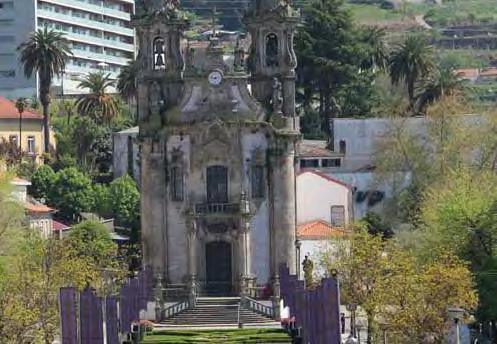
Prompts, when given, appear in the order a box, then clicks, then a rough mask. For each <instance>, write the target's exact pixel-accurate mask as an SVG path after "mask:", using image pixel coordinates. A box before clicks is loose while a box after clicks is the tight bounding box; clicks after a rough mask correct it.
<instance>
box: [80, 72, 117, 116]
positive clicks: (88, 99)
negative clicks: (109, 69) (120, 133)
mask: <svg viewBox="0 0 497 344" xmlns="http://www.w3.org/2000/svg"><path fill="white" fill-rule="evenodd" d="M114 85H115V81H114V80H113V79H111V77H110V74H107V75H104V74H103V73H90V74H88V75H87V76H86V77H85V78H83V79H82V80H81V82H80V83H79V85H78V88H83V89H84V88H86V89H88V91H89V93H88V94H83V95H81V96H80V97H79V98H78V100H77V101H76V108H77V110H78V113H79V114H80V115H81V116H90V117H91V118H93V119H94V120H95V121H97V122H98V123H107V124H109V123H110V122H111V120H112V119H113V118H114V117H116V116H117V115H118V105H117V101H116V99H115V98H114V96H112V95H111V94H108V93H107V88H109V87H113V86H114Z"/></svg>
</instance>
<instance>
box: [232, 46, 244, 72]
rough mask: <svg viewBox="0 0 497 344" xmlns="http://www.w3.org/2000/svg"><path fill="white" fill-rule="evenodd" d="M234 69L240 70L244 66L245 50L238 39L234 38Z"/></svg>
mask: <svg viewBox="0 0 497 344" xmlns="http://www.w3.org/2000/svg"><path fill="white" fill-rule="evenodd" d="M233 65H234V67H235V71H241V70H243V69H244V68H245V50H243V47H241V46H240V40H239V39H237V40H236V47H235V62H234V63H233Z"/></svg>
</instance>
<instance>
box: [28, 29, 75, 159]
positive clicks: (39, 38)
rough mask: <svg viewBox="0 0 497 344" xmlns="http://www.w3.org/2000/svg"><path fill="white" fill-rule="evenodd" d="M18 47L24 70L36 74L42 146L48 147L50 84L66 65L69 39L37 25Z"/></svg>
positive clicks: (69, 52) (70, 53)
mask: <svg viewBox="0 0 497 344" xmlns="http://www.w3.org/2000/svg"><path fill="white" fill-rule="evenodd" d="M18 50H20V52H21V63H22V64H23V66H24V74H25V75H26V77H28V78H31V77H32V76H33V75H36V74H37V75H38V77H39V93H40V101H41V104H42V107H43V130H44V140H45V141H44V150H45V153H49V149H50V127H49V125H50V123H49V111H48V107H49V104H50V85H51V84H52V79H53V77H54V76H55V75H60V74H61V73H62V72H63V71H64V70H65V68H66V61H67V59H68V58H69V56H70V55H72V52H71V50H70V48H69V41H68V40H67V39H66V38H65V37H64V34H63V33H62V32H57V31H53V30H48V28H47V27H45V28H43V29H38V30H37V31H35V32H34V33H32V34H31V36H30V37H29V39H28V40H27V41H26V42H24V43H22V44H21V45H20V46H19V47H18Z"/></svg>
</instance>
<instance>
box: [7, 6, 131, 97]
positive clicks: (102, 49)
mask: <svg viewBox="0 0 497 344" xmlns="http://www.w3.org/2000/svg"><path fill="white" fill-rule="evenodd" d="M133 11H134V0H0V96H4V97H6V98H17V97H32V96H34V95H36V92H37V80H36V78H31V79H26V78H25V77H24V73H23V68H22V66H21V64H20V62H19V53H18V52H17V51H16V48H17V47H18V46H19V45H20V44H21V43H22V42H24V41H25V40H26V39H27V38H28V37H29V35H30V33H31V32H33V31H34V30H36V29H37V28H42V27H45V26H46V27H48V28H51V29H54V30H58V31H62V32H64V33H65V34H66V37H67V38H68V39H69V41H70V42H71V48H72V51H73V54H74V56H73V57H72V58H71V59H70V60H69V61H68V64H67V67H66V70H65V72H64V76H63V78H60V79H57V80H54V90H53V92H54V93H55V94H56V95H58V96H62V95H64V96H66V95H71V94H79V93H83V92H84V91H83V90H80V89H78V88H77V85H78V83H79V79H80V78H81V77H83V76H84V75H86V74H88V73H90V72H96V71H99V70H103V71H105V72H108V73H111V76H112V77H113V78H117V75H118V74H119V71H120V68H121V67H122V66H124V65H125V64H126V63H127V62H128V61H129V60H130V59H133V58H134V54H135V44H134V36H135V35H134V30H133V29H132V28H131V26H130V19H131V14H132V13H133ZM110 91H111V92H112V91H113V90H110Z"/></svg>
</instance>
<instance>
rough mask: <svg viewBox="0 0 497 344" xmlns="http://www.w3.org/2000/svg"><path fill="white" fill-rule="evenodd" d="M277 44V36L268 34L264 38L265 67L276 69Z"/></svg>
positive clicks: (277, 63)
mask: <svg viewBox="0 0 497 344" xmlns="http://www.w3.org/2000/svg"><path fill="white" fill-rule="evenodd" d="M278 55H279V43H278V36H276V34H274V33H270V34H269V35H267V36H266V66H268V67H278V65H279V62H278Z"/></svg>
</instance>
